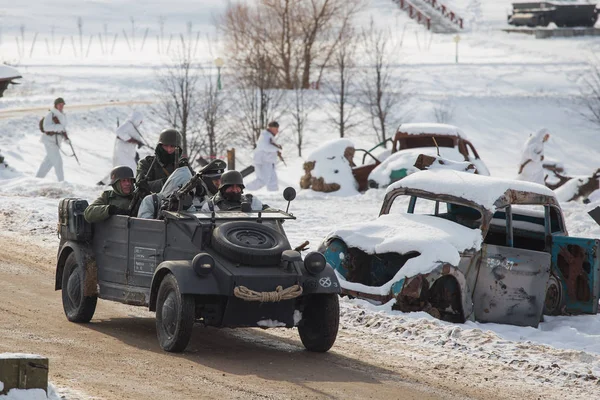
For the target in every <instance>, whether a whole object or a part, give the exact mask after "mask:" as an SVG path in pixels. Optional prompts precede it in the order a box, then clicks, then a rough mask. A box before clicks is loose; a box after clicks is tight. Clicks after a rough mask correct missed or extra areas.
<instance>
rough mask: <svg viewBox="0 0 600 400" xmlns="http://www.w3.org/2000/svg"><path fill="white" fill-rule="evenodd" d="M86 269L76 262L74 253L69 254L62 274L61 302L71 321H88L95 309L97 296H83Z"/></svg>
mask: <svg viewBox="0 0 600 400" xmlns="http://www.w3.org/2000/svg"><path fill="white" fill-rule="evenodd" d="M85 274H86V271H85V270H84V269H83V267H82V266H81V265H79V264H78V263H77V258H76V257H75V253H71V254H69V256H68V257H67V260H66V261H65V266H64V269H63V274H62V303H63V309H64V310H65V315H66V316H67V319H68V320H69V321H71V322H90V320H91V319H92V317H93V316H94V312H95V311H96V303H97V302H98V296H84V295H83V292H84V285H85Z"/></svg>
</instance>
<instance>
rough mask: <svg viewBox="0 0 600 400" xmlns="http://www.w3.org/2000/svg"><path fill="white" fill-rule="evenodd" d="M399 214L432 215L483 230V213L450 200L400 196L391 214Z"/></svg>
mask: <svg viewBox="0 0 600 400" xmlns="http://www.w3.org/2000/svg"><path fill="white" fill-rule="evenodd" d="M398 213H408V214H418V215H431V216H435V217H438V218H443V219H446V220H449V221H452V222H456V223H457V224H460V225H462V226H465V227H467V228H470V229H481V224H482V222H483V220H482V215H481V212H480V211H479V210H477V209H476V208H473V207H469V206H465V205H462V204H457V203H452V202H451V201H448V200H431V199H427V198H424V197H417V196H409V195H400V196H398V197H396V198H395V199H394V202H393V203H392V206H391V208H390V211H389V214H398Z"/></svg>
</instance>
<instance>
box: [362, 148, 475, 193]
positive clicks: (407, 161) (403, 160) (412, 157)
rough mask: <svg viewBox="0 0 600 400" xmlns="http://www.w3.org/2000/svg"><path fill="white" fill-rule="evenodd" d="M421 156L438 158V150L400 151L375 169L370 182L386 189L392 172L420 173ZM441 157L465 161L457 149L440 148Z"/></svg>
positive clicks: (370, 176)
mask: <svg viewBox="0 0 600 400" xmlns="http://www.w3.org/2000/svg"><path fill="white" fill-rule="evenodd" d="M419 154H425V155H428V156H432V157H437V149H436V148H435V147H418V148H415V149H406V150H400V151H398V152H397V153H394V154H392V155H390V156H389V157H388V158H386V159H385V160H384V161H383V162H382V163H381V164H379V165H378V166H377V167H375V169H373V171H371V173H370V174H369V180H374V181H375V182H377V183H378V184H379V187H385V186H387V185H389V184H390V183H391V182H390V175H391V173H392V171H397V170H400V169H403V168H405V169H406V174H407V175H410V174H412V173H415V172H417V171H419V169H418V168H417V167H415V161H417V157H418V156H419ZM440 156H441V157H442V158H444V159H446V160H450V161H456V162H464V161H465V158H464V157H463V155H462V154H460V153H459V152H458V149H455V148H449V147H440ZM476 167H477V165H476Z"/></svg>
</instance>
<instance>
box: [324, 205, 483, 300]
mask: <svg viewBox="0 0 600 400" xmlns="http://www.w3.org/2000/svg"><path fill="white" fill-rule="evenodd" d="M330 238H340V239H342V240H343V241H344V242H345V243H346V245H347V246H348V247H354V248H358V249H360V250H362V251H364V252H366V253H367V254H383V253H390V252H396V253H400V254H406V253H408V252H411V251H417V252H419V253H420V255H419V256H418V257H415V258H411V259H410V260H408V261H407V262H406V264H405V265H404V266H403V267H402V268H401V269H400V271H398V273H397V274H396V276H395V277H394V278H393V279H392V280H391V281H389V282H388V283H386V284H385V285H383V286H381V287H379V288H370V289H366V288H369V287H368V286H365V285H360V284H358V286H363V287H362V288H361V289H362V290H361V291H365V292H373V293H376V294H386V293H389V290H390V288H391V285H392V284H393V283H394V282H396V281H398V280H400V279H402V278H404V277H411V276H415V275H417V274H427V273H429V272H431V271H433V270H434V269H435V268H436V266H438V265H439V264H440V263H449V264H452V265H455V266H457V265H458V263H459V261H460V253H461V252H463V251H466V250H469V249H473V250H480V249H481V243H482V236H481V230H480V229H470V228H467V227H465V226H462V225H460V224H457V223H455V222H452V221H448V220H445V219H443V218H439V217H434V216H430V215H415V214H393V215H381V216H379V217H378V218H377V219H376V220H375V221H370V222H362V223H356V224H352V225H348V226H345V227H342V228H339V229H335V230H333V231H331V232H330V233H329V234H328V235H327V237H326V240H327V239H330ZM342 257H343V256H342ZM345 283H349V284H352V283H351V282H345ZM353 285H356V284H353ZM343 286H344V285H343Z"/></svg>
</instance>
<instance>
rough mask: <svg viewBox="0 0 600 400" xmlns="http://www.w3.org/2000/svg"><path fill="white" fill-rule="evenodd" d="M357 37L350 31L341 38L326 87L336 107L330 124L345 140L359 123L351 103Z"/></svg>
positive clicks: (354, 107)
mask: <svg viewBox="0 0 600 400" xmlns="http://www.w3.org/2000/svg"><path fill="white" fill-rule="evenodd" d="M355 40H356V35H355V34H354V31H353V30H349V31H348V32H346V33H345V34H344V36H343V37H342V38H341V41H340V44H339V46H338V47H337V49H336V51H335V53H334V54H333V73H332V75H333V76H334V77H333V78H331V79H330V80H329V81H328V82H327V84H326V86H327V89H328V91H329V92H330V94H331V96H332V102H333V104H334V105H335V113H333V114H330V115H329V121H330V123H331V124H332V125H333V126H334V127H335V129H336V130H337V131H338V132H339V133H340V137H341V138H343V137H344V136H346V134H347V133H348V132H349V131H351V130H352V129H353V128H354V127H355V126H356V125H357V122H355V121H354V118H353V117H354V113H355V111H356V106H355V103H354V102H352V101H350V97H351V90H352V89H351V88H352V86H353V83H354V78H355V71H356V70H355V67H356V64H355V61H354V55H355V51H356V43H355Z"/></svg>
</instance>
